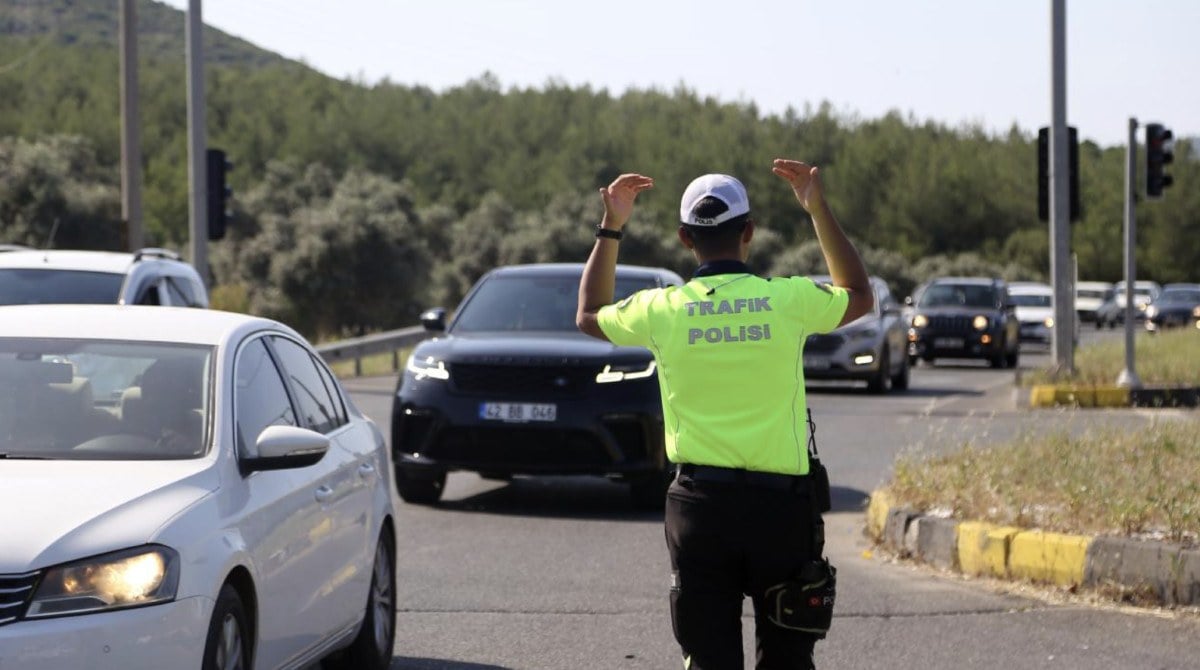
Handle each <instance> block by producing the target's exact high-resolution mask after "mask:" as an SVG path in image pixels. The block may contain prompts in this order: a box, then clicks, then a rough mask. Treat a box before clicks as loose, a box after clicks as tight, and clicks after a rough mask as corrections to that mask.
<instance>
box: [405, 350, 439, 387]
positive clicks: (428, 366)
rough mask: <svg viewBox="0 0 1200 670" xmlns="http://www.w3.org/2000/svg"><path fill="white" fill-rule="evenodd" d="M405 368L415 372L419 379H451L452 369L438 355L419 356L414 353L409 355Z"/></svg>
mask: <svg viewBox="0 0 1200 670" xmlns="http://www.w3.org/2000/svg"><path fill="white" fill-rule="evenodd" d="M404 368H405V369H406V370H408V371H409V372H411V373H413V375H415V376H416V378H417V380H418V381H419V380H422V379H425V378H429V379H440V380H442V381H446V380H447V379H450V371H449V370H447V369H446V362H445V361H443V360H441V359H440V358H437V357H436V356H422V357H420V358H418V357H417V355H416V354H413V355H411V356H409V357H408V363H407V364H406V365H405V366H404Z"/></svg>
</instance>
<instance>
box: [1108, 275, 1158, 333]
mask: <svg viewBox="0 0 1200 670" xmlns="http://www.w3.org/2000/svg"><path fill="white" fill-rule="evenodd" d="M1161 291H1162V287H1161V286H1160V285H1159V284H1158V282H1153V281H1147V280H1138V281H1135V282H1134V283H1133V318H1134V320H1135V321H1141V320H1142V319H1143V318H1145V316H1146V314H1145V311H1146V305H1149V304H1150V303H1151V302H1152V301H1153V300H1154V299H1155V298H1157V297H1158V294H1159V293H1160V292H1161ZM1123 323H1125V282H1124V281H1119V282H1117V283H1116V284H1113V297H1112V300H1111V301H1109V303H1106V304H1105V305H1102V306H1101V309H1100V310H1098V311H1097V313H1096V328H1103V327H1105V326H1108V327H1109V328H1115V327H1117V326H1118V325H1120V324H1123Z"/></svg>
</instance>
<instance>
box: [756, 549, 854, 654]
mask: <svg viewBox="0 0 1200 670" xmlns="http://www.w3.org/2000/svg"><path fill="white" fill-rule="evenodd" d="M764 597H765V600H766V606H767V607H766V610H767V619H768V620H770V622H771V623H773V624H775V625H776V626H779V627H780V628H787V629H789V630H796V631H802V632H805V633H810V634H812V635H815V636H816V637H818V638H824V637H825V634H826V633H828V632H829V626H830V625H831V624H832V623H833V605H834V601H835V600H836V599H837V568H835V567H833V566H832V565H830V563H829V561H827V560H825V559H821V560H819V561H808V562H807V563H805V564H804V566H803V567H802V568H800V572H799V574H797V575H796V576H795V577H793V578H791V579H789V580H788V581H786V582H783V583H781V584H776V585H775V586H772V587H771V588H769V589H767V591H766V594H765V596H764Z"/></svg>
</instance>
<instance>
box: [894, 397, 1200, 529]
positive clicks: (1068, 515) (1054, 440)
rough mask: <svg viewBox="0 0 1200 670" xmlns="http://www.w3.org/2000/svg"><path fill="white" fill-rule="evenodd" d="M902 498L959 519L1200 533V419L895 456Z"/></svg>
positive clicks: (904, 502) (902, 503)
mask: <svg viewBox="0 0 1200 670" xmlns="http://www.w3.org/2000/svg"><path fill="white" fill-rule="evenodd" d="M887 488H888V489H889V491H890V492H891V493H892V494H893V496H894V498H895V500H896V502H897V504H898V505H900V506H903V507H909V508H911V509H916V510H922V511H926V512H929V511H934V510H938V511H943V512H949V513H950V515H951V516H953V517H954V518H957V519H971V520H979V521H988V522H992V523H996V524H1002V525H1012V526H1018V527H1021V528H1039V529H1043V530H1050V531H1058V532H1064V533H1077V534H1085V535H1099V534H1114V535H1127V536H1156V537H1161V538H1163V539H1168V540H1172V541H1183V542H1190V543H1195V542H1196V540H1197V538H1198V536H1200V418H1195V417H1190V418H1182V419H1180V418H1176V419H1160V420H1157V421H1155V422H1154V423H1153V424H1151V425H1149V426H1146V427H1145V428H1142V429H1139V430H1136V431H1124V432H1122V431H1120V430H1116V429H1092V430H1090V431H1088V432H1085V433H1084V434H1083V435H1081V436H1071V435H1069V434H1067V433H1066V432H1061V433H1056V434H1053V435H1049V436H1045V435H1038V436H1032V435H1027V436H1022V437H1021V438H1018V439H1016V440H1014V441H1012V442H1010V443H1007V444H999V445H994V446H989V447H986V448H981V447H977V446H975V445H972V444H969V443H968V444H963V445H962V446H961V447H959V448H958V449H956V450H955V451H953V452H951V453H949V454H946V455H940V456H935V457H922V456H920V455H916V454H906V455H904V456H901V458H900V459H899V460H898V461H897V463H896V466H895V475H894V477H893V480H892V482H891V483H890V485H888V487H887Z"/></svg>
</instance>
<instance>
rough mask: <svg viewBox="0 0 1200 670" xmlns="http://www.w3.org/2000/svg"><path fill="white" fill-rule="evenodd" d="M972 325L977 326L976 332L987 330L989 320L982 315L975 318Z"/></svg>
mask: <svg viewBox="0 0 1200 670" xmlns="http://www.w3.org/2000/svg"><path fill="white" fill-rule="evenodd" d="M971 325H972V326H975V330H987V327H988V318H987V317H986V316H984V315H982V314H980V315H979V316H977V317H975V319H974V320H973V321H971Z"/></svg>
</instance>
